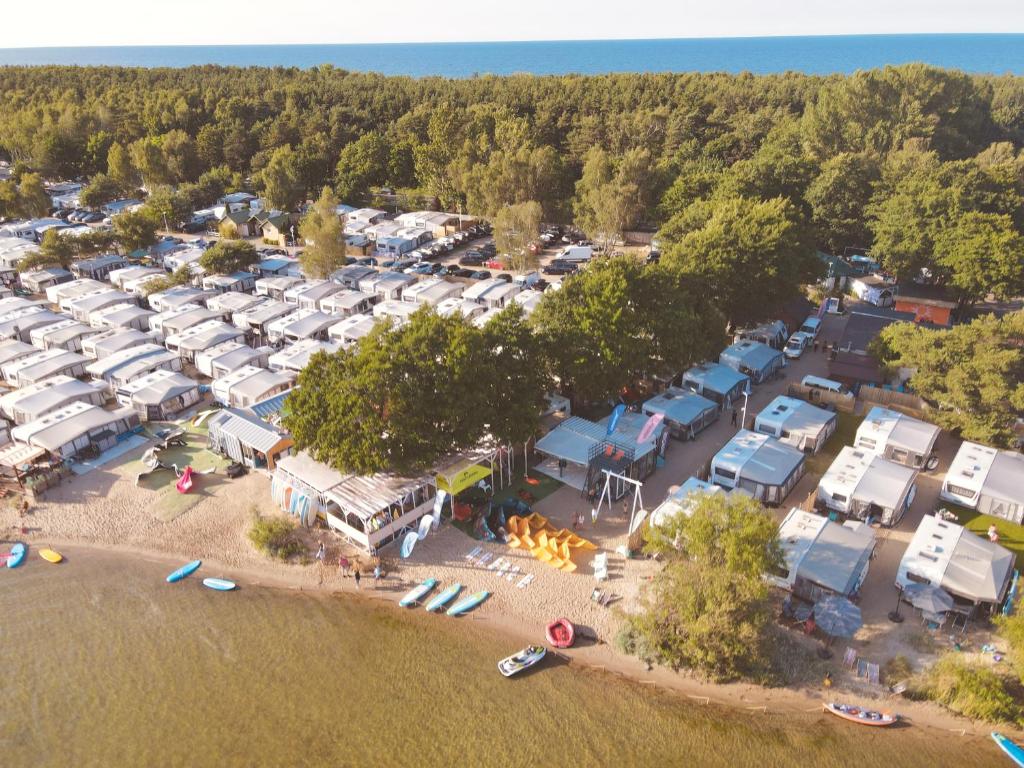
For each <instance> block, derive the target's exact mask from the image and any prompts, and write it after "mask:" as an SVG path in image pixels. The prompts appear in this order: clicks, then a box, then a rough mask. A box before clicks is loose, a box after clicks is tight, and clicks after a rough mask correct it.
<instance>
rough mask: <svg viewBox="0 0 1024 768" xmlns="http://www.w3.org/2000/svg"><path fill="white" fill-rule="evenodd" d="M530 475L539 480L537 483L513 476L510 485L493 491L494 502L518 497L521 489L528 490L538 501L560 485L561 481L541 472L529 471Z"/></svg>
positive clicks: (497, 502)
mask: <svg viewBox="0 0 1024 768" xmlns="http://www.w3.org/2000/svg"><path fill="white" fill-rule="evenodd" d="M530 477H531V478H533V479H534V480H539V481H540V482H539V483H538V484H537V485H531V484H530V483H527V482H526V481H525V480H523V478H522V477H514V478H513V481H512V484H511V485H508V486H506V487H504V488H502V489H501V490H498V491H495V493H494V500H493V501H494V503H495V504H499V503H501V501H502V500H503V499H508V498H519V497H518V496H517V494H518V493H519V491H522V490H525V491H528V492H529V493H531V494H532V495H533V498H534V499H535V500H536V501H540V500H541V499H543V498H544V497H545V496H550V495H551V494H552V493H554V492H555V491H557V490H558V489H559V488H561V487H562V483H560V482H558V481H557V480H555V479H554V478H553V477H548V476H547V475H545V474H542V473H541V472H531V473H530Z"/></svg>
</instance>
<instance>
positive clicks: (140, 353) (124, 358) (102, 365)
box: [85, 342, 167, 379]
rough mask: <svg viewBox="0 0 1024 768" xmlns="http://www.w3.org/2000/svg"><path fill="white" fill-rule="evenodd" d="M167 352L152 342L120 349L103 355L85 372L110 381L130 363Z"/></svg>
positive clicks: (90, 364)
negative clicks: (120, 369) (111, 377)
mask: <svg viewBox="0 0 1024 768" xmlns="http://www.w3.org/2000/svg"><path fill="white" fill-rule="evenodd" d="M166 351H167V350H166V349H164V348H163V347H161V346H159V345H157V344H153V343H151V342H150V343H145V344H137V345H135V346H131V347H127V348H125V349H120V350H118V351H117V352H112V353H110V354H107V355H103V356H102V357H100V358H99V359H97V360H95V361H93V362H92V363H89V365H87V366H86V367H85V370H86V373H88V374H89V375H90V376H92V377H94V378H97V379H109V378H110V376H111V375H112V374H113V373H114V372H115V371H116V370H117V369H118V368H121V367H122V366H125V365H128V363H131V362H133V361H135V360H138V359H140V358H143V357H148V356H150V355H159V354H160V353H162V352H166Z"/></svg>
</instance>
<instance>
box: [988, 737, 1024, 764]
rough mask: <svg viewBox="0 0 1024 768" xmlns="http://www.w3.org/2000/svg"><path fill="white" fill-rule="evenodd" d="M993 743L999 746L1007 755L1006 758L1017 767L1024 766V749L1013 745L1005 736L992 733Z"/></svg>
mask: <svg viewBox="0 0 1024 768" xmlns="http://www.w3.org/2000/svg"><path fill="white" fill-rule="evenodd" d="M992 741H994V742H995V743H996V744H998V745H999V748H1000V749H1001V750H1003V752H1005V753H1006V756H1007V757H1008V758H1010V759H1011V760H1013V762H1015V763H1016V764H1017V765H1020V766H1024V748H1022V747H1020V745H1018V744H1015V743H1013V742H1012V741H1010V740H1009V739H1008V738H1006V737H1005V736H1003V734H1001V733H998V732H996V731H992Z"/></svg>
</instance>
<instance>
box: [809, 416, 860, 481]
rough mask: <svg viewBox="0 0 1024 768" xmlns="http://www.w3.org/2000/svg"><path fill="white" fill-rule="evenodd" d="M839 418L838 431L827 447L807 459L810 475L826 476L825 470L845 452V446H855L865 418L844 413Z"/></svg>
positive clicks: (833, 434) (826, 444)
mask: <svg viewBox="0 0 1024 768" xmlns="http://www.w3.org/2000/svg"><path fill="white" fill-rule="evenodd" d="M838 416H839V422H838V423H837V424H836V431H835V432H833V433H832V436H831V437H830V438H829V439H828V442H826V443H825V447H824V448H822V449H821V450H820V451H818V452H817V453H816V454H814V455H813V456H808V457H807V473H808V474H812V475H824V474H825V470H827V469H828V468H829V467H830V466H831V465H832V462H833V461H835V458H836V456H838V455H839V452H840V451H841V450H843V446H846V445H853V440H854V438H855V437H856V436H857V427H859V426H860V423H861V421H863V418H864V417H863V416H857V415H855V414H853V413H842V412H840V413H839V414H838Z"/></svg>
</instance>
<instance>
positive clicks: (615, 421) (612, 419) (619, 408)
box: [605, 403, 626, 437]
mask: <svg viewBox="0 0 1024 768" xmlns="http://www.w3.org/2000/svg"><path fill="white" fill-rule="evenodd" d="M625 412H626V406H624V405H623V404H622V403H619V404H618V405H616V406H615V409H614V410H613V411H612V415H611V416H609V417H608V431H607V432H605V436H606V437H607V436H608V435H610V434H611V433H612V432H614V431H615V428H616V427H617V426H618V425H619V419H621V418H622V414H624V413H625Z"/></svg>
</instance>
